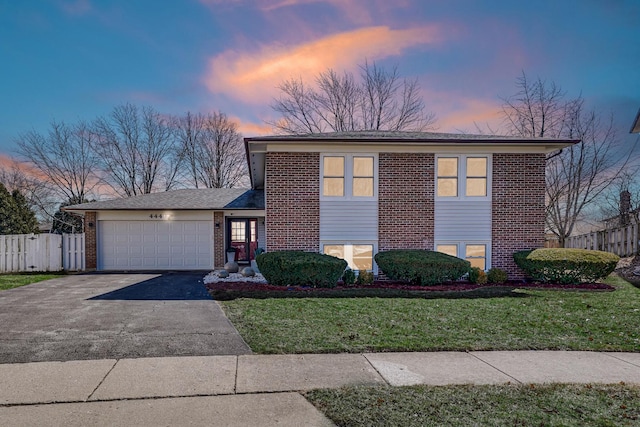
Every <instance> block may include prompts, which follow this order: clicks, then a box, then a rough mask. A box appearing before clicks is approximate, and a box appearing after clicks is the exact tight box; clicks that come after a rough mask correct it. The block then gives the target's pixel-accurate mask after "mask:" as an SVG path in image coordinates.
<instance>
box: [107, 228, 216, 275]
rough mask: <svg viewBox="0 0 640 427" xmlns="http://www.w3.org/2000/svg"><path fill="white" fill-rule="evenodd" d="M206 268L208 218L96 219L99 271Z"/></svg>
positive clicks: (208, 260) (210, 257) (209, 232)
mask: <svg viewBox="0 0 640 427" xmlns="http://www.w3.org/2000/svg"><path fill="white" fill-rule="evenodd" d="M209 268H213V227H212V221H98V269H99V270H202V269H209Z"/></svg>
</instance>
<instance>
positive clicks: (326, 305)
mask: <svg viewBox="0 0 640 427" xmlns="http://www.w3.org/2000/svg"><path fill="white" fill-rule="evenodd" d="M607 283H609V284H611V285H613V286H615V287H616V290H615V291H613V292H585V291H552V290H531V289H527V290H516V291H514V292H510V293H509V294H507V295H508V296H498V297H496V296H490V297H486V298H482V297H479V296H478V294H474V297H471V298H464V295H465V294H464V293H460V294H459V295H457V297H456V298H435V299H421V298H273V299H246V298H240V299H236V300H233V301H221V302H220V304H221V305H222V306H223V308H224V310H225V312H226V313H227V315H228V316H229V318H230V319H231V321H232V322H233V324H234V325H235V326H236V327H237V328H238V330H239V331H240V334H241V335H242V336H243V338H244V339H245V340H246V341H247V343H248V344H249V346H250V347H251V349H252V350H253V351H254V352H256V353H340V352H354V353H355V352H365V351H439V350H457V351H465V350H526V349H537V350H542V349H550V350H599V351H632V352H637V351H640V329H639V328H638V325H639V324H640V289H638V288H635V287H633V286H631V285H630V284H629V283H628V282H626V281H624V280H622V279H620V278H619V277H617V276H610V277H609V278H608V279H607Z"/></svg>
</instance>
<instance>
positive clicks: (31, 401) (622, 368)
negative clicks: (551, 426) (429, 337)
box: [0, 351, 640, 426]
mask: <svg viewBox="0 0 640 427" xmlns="http://www.w3.org/2000/svg"><path fill="white" fill-rule="evenodd" d="M619 382H625V383H629V384H640V353H597V352H579V351H576V352H567V351H513V352H506V351H504V352H503V351H495V352H492V351H488V352H486V351H479V352H468V353H464V352H434V353H366V354H304V355H242V356H197V357H167V358H141V359H120V360H116V359H105V360H86V361H70V362H38V363H25V364H4V365H1V364H0V419H2V420H3V421H2V424H3V425H7V426H13V425H16V426H18V425H49V426H50V425H65V426H75V425H78V426H87V425H140V426H146V425H149V426H150V425H154V426H156V425H180V424H189V425H211V424H215V425H243V426H250V425H256V426H257V425H260V426H270V425H279V426H282V425H292V426H293V425H296V426H297V425H302V424H304V425H319V426H320V425H331V422H330V421H329V420H327V419H326V418H325V417H324V416H323V415H322V414H321V413H320V412H319V411H317V410H316V409H315V408H314V407H313V406H312V405H311V404H310V403H309V402H307V401H306V400H305V399H304V397H303V396H302V395H301V394H299V393H298V392H299V391H305V390H312V389H317V388H337V387H341V386H345V385H388V386H403V385H415V384H429V385H444V384H505V383H516V384H517V383H523V384H530V383H619Z"/></svg>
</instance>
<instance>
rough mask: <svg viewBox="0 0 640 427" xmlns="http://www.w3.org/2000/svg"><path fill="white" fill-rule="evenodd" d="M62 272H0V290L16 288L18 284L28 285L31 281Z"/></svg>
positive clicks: (46, 278)
mask: <svg viewBox="0 0 640 427" xmlns="http://www.w3.org/2000/svg"><path fill="white" fill-rule="evenodd" d="M62 274H63V273H47V274H33V273H25V274H0V291H6V290H7V289H13V288H18V287H20V286H24V285H29V284H31V283H36V282H41V281H43V280H49V279H55V278H56V277H60V276H61V275H62Z"/></svg>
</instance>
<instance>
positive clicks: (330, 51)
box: [0, 0, 640, 156]
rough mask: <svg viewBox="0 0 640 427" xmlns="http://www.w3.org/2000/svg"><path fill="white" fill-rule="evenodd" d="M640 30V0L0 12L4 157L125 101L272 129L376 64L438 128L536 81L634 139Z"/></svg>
mask: <svg viewBox="0 0 640 427" xmlns="http://www.w3.org/2000/svg"><path fill="white" fill-rule="evenodd" d="M639 23H640V2H639V1H637V0H575V1H571V0H563V1H556V0H554V1H546V0H540V1H535V2H523V1H513V0H511V1H473V0H465V1H463V0H453V1H430V0H395V1H393V2H391V1H388V0H273V1H267V0H264V1H262V0H255V1H249V0H246V1H245V0H230V1H222V0H182V1H178V0H173V1H160V0H151V1H149V0H133V1H108V0H48V1H47V0H21V1H15V0H0V67H1V70H2V71H1V73H2V74H1V76H2V78H1V79H0V155H5V156H6V155H11V154H12V152H13V150H14V149H15V144H14V139H15V137H16V136H17V135H18V134H19V133H20V132H24V131H27V130H30V129H35V130H38V131H43V132H44V131H46V129H47V127H48V124H49V123H50V122H51V121H52V120H59V121H60V120H62V121H68V122H74V121H77V120H80V119H86V120H91V119H93V118H95V117H96V116H98V115H103V114H106V113H108V112H109V111H110V110H111V109H112V108H113V107H114V106H116V105H118V104H121V103H124V102H131V103H135V104H138V105H151V106H153V107H155V108H156V109H157V110H158V111H160V112H161V113H166V114H182V113H184V112H186V111H193V112H196V111H199V112H207V111H214V110H221V111H223V112H225V113H227V114H228V115H229V116H230V117H232V118H234V119H235V120H237V121H238V122H239V124H240V129H241V131H242V132H243V134H244V135H245V136H255V135H257V134H265V133H269V128H268V127H267V126H266V125H265V124H264V121H265V120H269V119H273V118H274V117H273V112H272V110H271V109H270V107H269V104H270V101H271V99H273V97H274V96H275V95H277V90H276V86H277V84H278V83H279V82H281V81H282V80H283V79H285V78H288V77H300V78H302V79H303V80H307V81H312V80H313V77H314V76H315V75H316V74H317V73H318V72H320V71H324V70H326V68H328V67H331V68H334V69H336V70H349V71H356V70H357V66H358V64H361V63H363V62H364V60H365V59H368V60H369V61H376V62H378V63H379V64H381V65H384V66H393V65H397V66H398V69H399V71H400V73H401V74H402V75H403V76H405V77H411V78H413V77H415V78H418V80H419V82H420V84H421V86H422V91H423V95H424V98H425V102H426V104H427V107H428V109H430V110H432V111H434V112H435V113H436V115H437V118H438V125H439V130H440V131H444V132H456V131H468V132H471V131H473V130H474V122H477V123H485V122H489V123H492V124H493V125H496V124H498V123H499V122H498V119H497V117H498V116H497V112H498V111H499V108H500V104H501V101H500V97H501V96H502V97H506V96H509V95H511V94H513V93H514V92H515V87H514V81H515V78H516V77H518V76H519V75H520V73H521V72H522V71H525V72H526V73H527V75H528V76H529V77H534V78H535V77H538V76H539V77H541V78H544V79H547V80H553V81H555V82H556V83H557V84H559V85H560V86H562V87H563V88H564V89H565V90H566V91H567V92H568V94H569V95H571V96H577V95H579V94H580V93H582V95H583V96H584V97H585V99H586V100H587V101H588V103H589V105H590V106H592V107H594V108H597V109H598V110H600V111H603V112H604V113H609V112H612V113H613V114H614V116H615V119H616V121H617V122H618V123H619V128H620V134H621V136H622V137H623V138H629V139H630V138H631V137H630V136H629V135H627V134H626V133H627V132H628V130H629V128H630V127H631V122H632V121H633V118H634V117H635V114H636V112H637V111H638V108H640V24H639Z"/></svg>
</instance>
